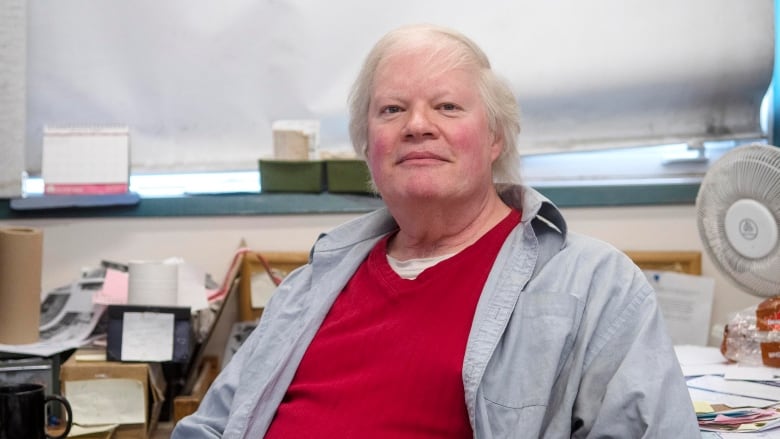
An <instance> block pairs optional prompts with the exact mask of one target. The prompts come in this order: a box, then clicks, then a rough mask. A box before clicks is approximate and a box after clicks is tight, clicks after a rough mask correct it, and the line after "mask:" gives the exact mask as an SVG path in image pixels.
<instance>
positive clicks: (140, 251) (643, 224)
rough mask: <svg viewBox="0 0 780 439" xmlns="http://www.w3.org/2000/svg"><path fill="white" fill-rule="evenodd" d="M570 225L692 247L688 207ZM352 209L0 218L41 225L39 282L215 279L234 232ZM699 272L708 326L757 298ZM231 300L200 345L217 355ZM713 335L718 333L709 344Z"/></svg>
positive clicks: (274, 247) (278, 227)
mask: <svg viewBox="0 0 780 439" xmlns="http://www.w3.org/2000/svg"><path fill="white" fill-rule="evenodd" d="M564 215H565V216H566V218H567V219H568V222H569V227H570V229H571V230H574V231H577V232H580V233H585V234H588V235H591V236H594V237H598V238H600V239H603V240H605V241H607V242H610V243H611V244H613V245H615V246H616V247H618V248H620V249H624V250H681V251H687V250H699V251H702V246H701V243H700V241H699V235H698V231H697V229H696V220H695V218H696V217H695V209H694V207H693V206H671V207H669V206H659V207H620V208H573V209H564ZM354 216H355V215H290V216H256V217H238V216H237V217H215V218H211V217H209V218H118V219H114V218H95V219H39V220H14V221H0V227H3V226H11V225H15V226H32V227H37V228H41V229H42V230H43V231H44V251H43V279H42V283H43V288H44V290H48V289H50V288H53V287H56V286H59V285H63V284H66V283H69V282H71V281H72V280H74V279H75V278H76V277H78V276H79V274H80V269H81V268H82V267H94V266H97V265H99V263H100V261H101V260H103V259H106V260H114V261H118V262H127V261H128V260H132V259H162V258H167V257H171V256H181V257H183V258H184V259H185V260H186V261H187V262H189V263H191V264H193V265H195V266H196V267H198V268H201V269H203V270H204V271H206V272H208V273H210V274H212V275H213V276H214V278H215V279H216V280H218V281H221V280H222V278H223V276H224V275H225V272H226V271H227V268H228V265H229V263H230V260H231V258H232V255H233V251H234V250H235V249H236V248H237V247H238V245H239V242H240V241H241V239H245V240H246V242H247V245H248V246H249V247H250V248H253V249H255V250H261V251H308V249H309V247H310V246H311V244H312V243H313V242H314V240H315V239H316V238H317V236H318V235H319V234H320V233H321V232H323V231H327V230H329V229H331V228H333V227H334V226H336V225H338V224H340V223H342V222H344V221H345V220H347V219H350V218H352V217H354ZM702 266H703V267H702V268H703V274H704V275H705V276H711V277H714V278H715V282H716V284H715V285H716V286H715V303H714V307H713V322H712V323H713V325H722V324H724V323H725V322H726V321H727V319H728V316H729V313H732V312H735V311H738V310H740V309H742V308H745V307H747V306H750V305H752V304H755V303H758V302H759V299H758V298H756V297H753V296H751V295H749V294H747V293H744V292H741V291H739V290H738V289H737V288H736V287H734V286H733V285H732V284H730V282H729V281H728V279H726V278H725V277H722V276H721V275H720V274H719V273H717V271H716V269H715V267H714V266H713V264H712V262H711V261H710V260H709V259H708V258H707V255H706V254H704V255H703V264H702ZM235 306H236V305H235V303H231V304H229V307H228V308H227V309H226V314H225V317H226V319H225V321H224V322H222V324H221V325H220V329H219V330H218V333H217V334H216V336H215V339H214V340H213V343H211V344H210V346H209V348H208V349H207V350H208V351H209V352H211V353H216V354H221V353H222V350H223V343H224V340H225V337H226V334H227V331H228V328H229V323H230V320H232V319H234V318H235V315H236V311H235ZM719 342H720V339H719V334H718V335H716V336H715V337H713V336H711V337H710V344H713V345H716V344H718V343H719Z"/></svg>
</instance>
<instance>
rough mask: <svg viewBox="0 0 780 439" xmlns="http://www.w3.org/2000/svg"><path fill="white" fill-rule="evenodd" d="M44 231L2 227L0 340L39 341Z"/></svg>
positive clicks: (14, 341) (3, 341) (0, 247)
mask: <svg viewBox="0 0 780 439" xmlns="http://www.w3.org/2000/svg"><path fill="white" fill-rule="evenodd" d="M42 255H43V232H42V231H41V230H38V229H33V228H22V227H17V228H0V343H3V344H27V343H35V342H37V341H38V334H39V329H38V327H39V326H40V321H41V265H42Z"/></svg>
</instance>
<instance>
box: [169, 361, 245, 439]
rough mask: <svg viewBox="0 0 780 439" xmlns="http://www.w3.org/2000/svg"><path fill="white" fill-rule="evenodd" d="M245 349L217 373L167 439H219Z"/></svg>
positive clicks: (224, 425) (222, 431)
mask: <svg viewBox="0 0 780 439" xmlns="http://www.w3.org/2000/svg"><path fill="white" fill-rule="evenodd" d="M247 351H248V349H239V350H238V352H236V354H235V355H234V356H233V357H232V358H231V360H230V362H229V363H228V364H227V365H226V366H225V368H224V369H223V370H222V371H221V372H220V373H219V375H218V376H217V378H216V379H215V380H214V382H213V383H212V385H211V387H209V390H208V391H207V392H206V395H205V396H204V397H203V400H201V402H200V405H199V406H198V409H197V410H196V411H195V413H193V414H191V415H189V416H187V417H184V418H182V419H181V420H180V421H179V422H177V423H176V426H175V428H174V430H173V434H172V435H171V439H195V438H198V439H201V438H203V439H205V438H221V437H222V435H223V433H224V431H225V427H226V425H227V422H228V418H229V415H230V411H231V406H232V403H233V397H234V395H235V391H236V388H237V386H238V381H239V371H240V368H241V367H240V365H241V364H243V362H244V358H243V357H244V356H245V355H246V352H247Z"/></svg>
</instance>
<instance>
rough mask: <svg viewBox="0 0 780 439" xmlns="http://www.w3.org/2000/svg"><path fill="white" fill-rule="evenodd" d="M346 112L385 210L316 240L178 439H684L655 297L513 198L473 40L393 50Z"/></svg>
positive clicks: (524, 194)
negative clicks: (604, 438) (303, 260)
mask: <svg viewBox="0 0 780 439" xmlns="http://www.w3.org/2000/svg"><path fill="white" fill-rule="evenodd" d="M350 112H351V122H350V135H351V137H352V140H353V144H354V146H355V148H356V150H357V151H358V152H359V153H361V154H363V155H364V156H365V159H366V162H367V163H368V166H369V169H370V171H371V176H372V179H373V183H374V185H375V187H376V189H377V191H378V193H379V194H381V196H382V199H383V200H384V201H385V203H386V205H387V208H386V209H381V210H379V211H376V212H373V213H370V214H368V215H365V216H363V217H361V218H358V219H355V220H353V221H350V222H348V223H346V224H344V225H342V226H340V227H338V228H336V229H335V230H333V231H331V232H329V233H328V234H326V235H324V236H322V237H321V238H320V239H318V241H317V242H316V243H315V245H314V247H313V248H312V251H311V259H310V263H309V264H307V265H306V266H304V267H302V268H300V269H298V270H296V271H295V272H293V273H292V274H290V275H289V276H288V278H287V279H285V281H284V282H283V283H282V285H280V287H279V288H278V289H277V291H276V292H275V294H274V297H273V299H272V300H271V303H269V305H268V307H267V308H266V310H265V312H264V314H263V317H262V318H261V321H260V324H259V326H258V328H257V329H256V330H255V332H254V333H253V334H252V336H251V337H250V338H249V339H248V340H247V342H246V343H245V344H244V346H243V347H242V348H241V349H240V351H239V352H238V353H237V354H236V355H235V356H234V357H233V359H232V360H231V362H230V363H229V364H228V365H227V367H226V369H225V370H224V371H223V372H222V373H221V374H220V376H219V377H218V378H217V380H216V381H215V383H214V384H213V386H212V388H211V389H210V390H209V392H208V393H207V395H206V397H205V399H204V400H203V402H202V403H201V406H200V408H199V410H198V411H197V412H196V413H195V414H193V415H192V416H190V417H188V418H185V419H183V420H182V421H180V423H179V424H178V425H177V427H176V430H175V431H174V437H175V438H194V437H223V436H224V437H231V438H234V437H235V438H244V437H246V438H250V437H251V438H259V437H265V438H298V437H306V438H372V439H376V438H379V439H381V438H471V437H476V438H537V437H544V438H562V437H575V438H581V437H582V438H584V437H611V438H639V437H648V438H649V437H652V438H689V437H690V438H693V437H698V436H699V432H698V426H697V423H696V418H695V414H694V412H693V407H692V404H691V401H690V399H689V397H688V393H687V388H686V386H685V383H684V380H683V377H682V375H681V372H680V368H679V365H678V363H677V360H676V358H675V356H674V352H673V349H672V346H671V343H670V341H669V338H668V336H667V334H666V332H665V328H664V325H663V321H662V318H661V315H660V313H659V311H658V306H657V303H656V301H655V297H654V293H653V291H652V289H651V287H650V286H649V284H648V283H647V281H646V279H645V278H644V276H643V274H642V273H641V271H640V270H639V269H638V268H637V267H636V266H635V265H634V264H633V263H632V262H631V261H630V260H629V259H628V258H627V257H626V256H625V255H623V254H622V253H621V252H619V251H618V250H616V249H614V248H612V247H610V246H608V245H607V244H604V243H602V242H599V241H596V240H593V239H590V238H586V237H583V236H579V235H576V234H573V233H569V232H567V229H566V224H565V222H564V220H563V218H562V217H561V215H560V212H559V211H558V210H557V209H556V208H555V207H554V206H553V205H552V204H551V203H550V202H549V201H548V200H546V199H544V198H543V197H542V196H541V195H539V194H538V193H537V192H535V191H534V190H532V189H530V188H528V187H523V186H521V185H519V177H518V171H517V169H518V167H519V160H518V154H517V150H516V136H517V133H518V131H519V122H518V109H517V104H516V102H515V99H514V97H513V95H512V93H511V91H510V89H509V88H508V87H507V86H506V84H505V83H504V82H502V81H501V80H500V79H499V78H498V77H497V76H496V75H495V73H494V72H493V71H492V70H491V68H490V64H489V62H488V60H487V57H486V56H485V55H484V53H483V52H482V51H481V50H480V49H479V48H478V47H477V46H476V45H475V44H474V43H473V42H471V41H470V40H469V39H467V38H466V37H464V36H463V35H460V34H458V33H456V32H454V31H451V30H448V29H442V28H438V27H433V26H409V27H403V28H400V29H397V30H395V31H392V32H390V33H389V34H387V35H386V36H385V37H383V38H382V39H381V40H380V41H379V42H378V43H377V44H376V46H375V47H374V49H373V50H372V51H371V53H370V54H369V55H368V57H367V59H366V61H365V63H364V65H363V69H362V71H361V73H360V75H359V77H358V79H357V81H356V83H355V86H354V88H353V92H352V94H351V96H350Z"/></svg>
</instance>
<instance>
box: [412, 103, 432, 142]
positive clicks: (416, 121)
mask: <svg viewBox="0 0 780 439" xmlns="http://www.w3.org/2000/svg"><path fill="white" fill-rule="evenodd" d="M430 111H432V110H430V109H427V108H416V107H415V108H411V109H409V110H408V119H407V121H406V126H405V127H404V137H406V138H408V139H417V138H427V137H435V136H436V132H437V130H436V124H434V123H433V119H432V116H433V115H432V114H430Z"/></svg>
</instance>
